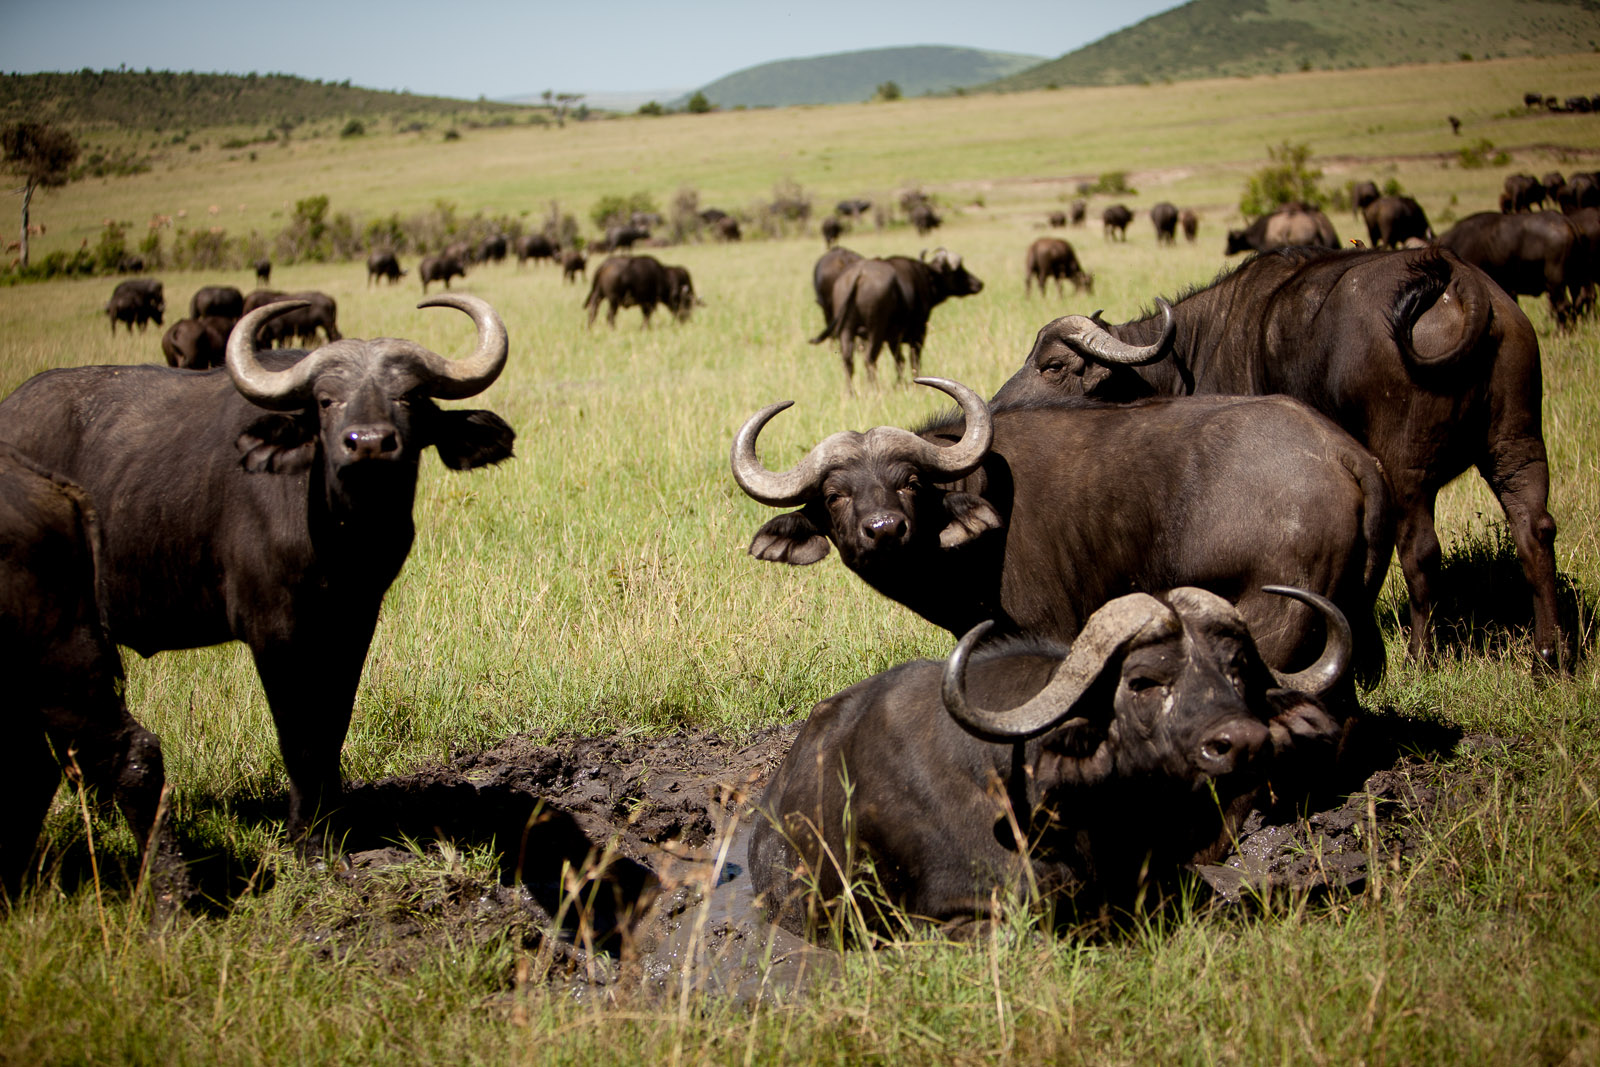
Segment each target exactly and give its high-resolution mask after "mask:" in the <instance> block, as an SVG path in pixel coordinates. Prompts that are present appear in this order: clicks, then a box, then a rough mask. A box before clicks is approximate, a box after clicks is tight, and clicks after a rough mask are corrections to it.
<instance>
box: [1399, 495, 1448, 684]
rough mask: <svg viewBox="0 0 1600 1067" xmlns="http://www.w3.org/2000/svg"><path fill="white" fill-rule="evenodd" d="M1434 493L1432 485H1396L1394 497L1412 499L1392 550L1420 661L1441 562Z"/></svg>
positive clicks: (1428, 649) (1426, 649)
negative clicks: (1411, 489)
mask: <svg viewBox="0 0 1600 1067" xmlns="http://www.w3.org/2000/svg"><path fill="white" fill-rule="evenodd" d="M1435 494H1436V490H1433V489H1427V490H1422V489H1418V490H1417V492H1416V493H1415V494H1412V495H1407V494H1404V493H1403V492H1402V491H1401V490H1400V487H1399V486H1396V492H1395V496H1396V497H1397V498H1399V499H1402V500H1410V501H1412V505H1411V507H1410V509H1409V510H1407V511H1406V512H1405V513H1403V514H1402V515H1401V516H1400V520H1399V522H1398V523H1397V524H1396V529H1395V550H1396V552H1397V554H1398V555H1399V556H1400V570H1401V573H1403V574H1404V575H1405V579H1406V590H1407V592H1408V593H1409V594H1410V600H1411V646H1410V652H1411V658H1412V659H1413V660H1417V661H1419V662H1426V661H1427V660H1428V659H1429V658H1430V656H1431V654H1432V650H1433V645H1432V641H1431V638H1430V635H1429V624H1430V621H1431V620H1430V616H1431V615H1432V613H1433V595H1434V590H1435V588H1436V587H1437V586H1438V584H1439V566H1440V552H1439V534H1438V532H1437V531H1436V530H1435V529H1434V525H1433V501H1434V496H1435Z"/></svg>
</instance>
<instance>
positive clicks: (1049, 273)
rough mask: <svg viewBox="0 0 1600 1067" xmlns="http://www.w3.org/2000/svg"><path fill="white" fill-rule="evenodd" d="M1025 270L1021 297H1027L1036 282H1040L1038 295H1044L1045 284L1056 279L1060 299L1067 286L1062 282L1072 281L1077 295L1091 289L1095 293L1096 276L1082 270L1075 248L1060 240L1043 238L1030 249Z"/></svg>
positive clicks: (1029, 247)
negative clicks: (1063, 280) (1064, 280)
mask: <svg viewBox="0 0 1600 1067" xmlns="http://www.w3.org/2000/svg"><path fill="white" fill-rule="evenodd" d="M1025 271H1026V273H1025V274H1024V275H1023V279H1022V294H1023V295H1024V296H1026V295H1028V293H1029V292H1030V291H1031V288H1032V286H1033V283H1034V282H1038V283H1039V295H1040V296H1043V295H1044V287H1045V282H1047V281H1048V280H1049V279H1051V278H1054V279H1055V280H1056V295H1057V296H1061V295H1063V293H1064V289H1065V287H1064V286H1063V284H1062V279H1063V278H1065V279H1068V280H1070V281H1071V282H1072V291H1073V292H1074V293H1077V292H1081V291H1083V290H1085V289H1086V290H1088V291H1089V292H1090V293H1093V292H1094V275H1093V274H1089V273H1087V272H1086V271H1084V269H1083V265H1082V264H1081V263H1079V262H1078V253H1077V252H1076V251H1075V250H1074V249H1073V247H1072V245H1071V244H1070V243H1069V242H1067V241H1063V240H1061V239H1060V238H1059V237H1041V238H1039V239H1038V240H1036V241H1034V242H1033V244H1031V245H1029V246H1028V255H1027V259H1026V262H1025Z"/></svg>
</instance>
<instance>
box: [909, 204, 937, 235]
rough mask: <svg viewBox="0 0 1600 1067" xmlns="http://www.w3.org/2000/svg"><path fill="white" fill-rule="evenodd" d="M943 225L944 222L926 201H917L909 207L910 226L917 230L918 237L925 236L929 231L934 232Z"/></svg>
mask: <svg viewBox="0 0 1600 1067" xmlns="http://www.w3.org/2000/svg"><path fill="white" fill-rule="evenodd" d="M943 224H944V220H943V219H941V218H940V217H939V215H938V213H937V212H935V211H934V210H933V205H932V204H930V203H928V202H927V201H926V200H919V201H917V202H916V203H915V204H912V205H911V225H913V226H915V227H916V228H917V234H918V236H922V235H924V234H926V233H927V232H928V231H929V230H936V229H938V228H939V227H940V226H942V225H943Z"/></svg>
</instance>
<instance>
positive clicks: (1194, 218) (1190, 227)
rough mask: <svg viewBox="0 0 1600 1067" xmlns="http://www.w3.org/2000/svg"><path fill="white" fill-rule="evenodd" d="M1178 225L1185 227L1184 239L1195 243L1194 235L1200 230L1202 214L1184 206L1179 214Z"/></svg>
mask: <svg viewBox="0 0 1600 1067" xmlns="http://www.w3.org/2000/svg"><path fill="white" fill-rule="evenodd" d="M1178 225H1180V226H1182V227H1183V239H1184V240H1185V241H1188V242H1189V243H1190V244H1194V235H1195V234H1197V233H1199V232H1200V216H1199V215H1196V214H1195V213H1194V212H1193V211H1192V210H1190V209H1189V208H1184V209H1183V210H1182V211H1181V212H1179V214H1178Z"/></svg>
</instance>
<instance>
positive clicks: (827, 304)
mask: <svg viewBox="0 0 1600 1067" xmlns="http://www.w3.org/2000/svg"><path fill="white" fill-rule="evenodd" d="M861 259H862V256H861V253H859V252H852V251H851V250H850V249H848V248H843V247H840V248H830V249H828V250H827V251H826V252H824V253H822V255H820V256H818V257H817V262H816V265H815V266H814V267H812V268H811V286H812V289H813V290H814V291H815V292H816V294H817V306H818V307H820V308H821V309H822V332H821V333H819V334H817V335H816V336H815V337H813V338H811V343H812V344H814V345H818V344H821V343H822V342H823V341H826V340H827V339H828V338H829V337H831V336H832V330H833V320H834V313H833V285H834V283H835V282H837V281H838V280H839V276H840V275H842V274H843V273H844V272H845V271H846V270H848V269H849V268H850V266H851V265H853V264H856V263H859V262H861Z"/></svg>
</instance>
